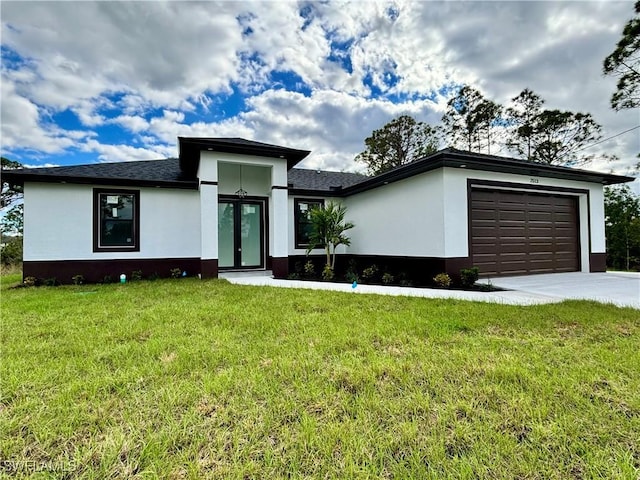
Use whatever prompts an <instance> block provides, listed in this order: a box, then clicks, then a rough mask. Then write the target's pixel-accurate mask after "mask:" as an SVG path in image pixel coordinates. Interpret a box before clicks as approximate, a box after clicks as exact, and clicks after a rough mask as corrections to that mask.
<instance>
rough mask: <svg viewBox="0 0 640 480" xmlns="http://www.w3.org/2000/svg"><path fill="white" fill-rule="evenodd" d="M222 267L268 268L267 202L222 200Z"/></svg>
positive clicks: (220, 263) (220, 236)
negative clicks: (265, 244) (265, 235)
mask: <svg viewBox="0 0 640 480" xmlns="http://www.w3.org/2000/svg"><path fill="white" fill-rule="evenodd" d="M218 266H219V267H220V268H238V269H241V268H262V267H264V202H263V201H261V200H245V199H242V200H240V199H239V200H227V199H221V200H219V201H218Z"/></svg>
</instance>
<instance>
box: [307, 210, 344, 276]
mask: <svg viewBox="0 0 640 480" xmlns="http://www.w3.org/2000/svg"><path fill="white" fill-rule="evenodd" d="M346 213H347V208H346V207H345V206H344V205H342V204H338V203H334V202H328V203H327V204H326V205H325V206H324V208H322V207H315V208H313V209H312V210H311V212H310V214H309V215H310V217H311V234H310V235H309V246H308V248H307V255H308V254H309V253H310V252H311V250H313V249H314V248H319V247H324V251H325V253H326V255H327V263H326V266H327V267H328V268H330V269H331V271H333V270H334V268H335V265H336V247H337V246H338V245H347V246H348V245H351V240H350V239H349V237H347V236H346V235H345V234H344V232H345V231H347V230H349V229H351V228H353V227H354V226H355V225H354V224H353V223H352V222H346V221H345V220H344V216H345V214H346Z"/></svg>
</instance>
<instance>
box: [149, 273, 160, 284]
mask: <svg viewBox="0 0 640 480" xmlns="http://www.w3.org/2000/svg"><path fill="white" fill-rule="evenodd" d="M159 278H160V275H158V272H153V273H152V274H151V275H149V280H151V281H152V282H153V281H155V280H158V279H159Z"/></svg>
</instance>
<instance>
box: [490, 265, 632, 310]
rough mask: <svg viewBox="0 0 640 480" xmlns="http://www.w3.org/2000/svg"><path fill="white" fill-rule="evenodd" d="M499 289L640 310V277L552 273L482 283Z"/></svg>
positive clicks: (622, 274) (615, 273)
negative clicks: (489, 283) (488, 283)
mask: <svg viewBox="0 0 640 480" xmlns="http://www.w3.org/2000/svg"><path fill="white" fill-rule="evenodd" d="M489 281H490V282H491V284H493V285H495V286H496V287H501V288H506V289H509V290H517V291H519V292H524V293H530V294H535V295H544V296H547V297H555V298H559V299H563V300H564V299H580V300H595V301H597V302H603V303H612V304H614V305H618V306H620V307H633V308H638V309H640V273H626V272H607V273H582V272H571V273H549V274H542V275H527V276H520V277H501V278H493V279H482V280H481V282H482V283H487V282H489Z"/></svg>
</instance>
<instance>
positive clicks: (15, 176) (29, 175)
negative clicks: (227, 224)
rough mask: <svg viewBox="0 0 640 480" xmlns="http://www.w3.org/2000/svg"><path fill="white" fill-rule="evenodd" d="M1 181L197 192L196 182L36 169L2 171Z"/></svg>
mask: <svg viewBox="0 0 640 480" xmlns="http://www.w3.org/2000/svg"><path fill="white" fill-rule="evenodd" d="M2 181H3V182H6V183H9V184H10V185H19V186H24V184H25V182H35V183H63V184H64V183H70V184H81V185H113V186H119V187H156V188H180V189H187V190H197V189H198V182H197V181H196V180H141V179H135V178H114V177H102V178H101V177H86V176H81V175H61V174H57V175H51V174H41V173H38V169H37V168H29V169H15V170H3V171H2Z"/></svg>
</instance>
